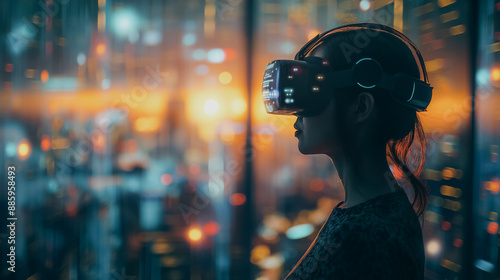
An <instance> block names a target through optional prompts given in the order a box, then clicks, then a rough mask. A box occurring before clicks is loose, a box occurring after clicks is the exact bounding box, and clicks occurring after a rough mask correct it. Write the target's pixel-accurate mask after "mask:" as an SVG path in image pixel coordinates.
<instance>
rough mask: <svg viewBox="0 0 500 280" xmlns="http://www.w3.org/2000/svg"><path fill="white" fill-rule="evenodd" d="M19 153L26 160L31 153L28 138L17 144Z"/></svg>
mask: <svg viewBox="0 0 500 280" xmlns="http://www.w3.org/2000/svg"><path fill="white" fill-rule="evenodd" d="M17 154H18V156H19V158H20V159H22V160H25V159H27V158H28V157H29V155H30V154H31V145H30V143H29V142H28V141H27V140H23V141H21V142H20V143H19V145H18V146H17Z"/></svg>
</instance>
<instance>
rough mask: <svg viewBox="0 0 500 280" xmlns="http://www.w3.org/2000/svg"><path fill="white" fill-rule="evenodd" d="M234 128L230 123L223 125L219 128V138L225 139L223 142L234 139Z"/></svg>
mask: <svg viewBox="0 0 500 280" xmlns="http://www.w3.org/2000/svg"><path fill="white" fill-rule="evenodd" d="M234 137H235V135H234V129H233V128H232V127H231V125H224V126H223V127H222V128H221V132H220V138H221V139H222V140H223V141H225V142H231V141H233V140H234Z"/></svg>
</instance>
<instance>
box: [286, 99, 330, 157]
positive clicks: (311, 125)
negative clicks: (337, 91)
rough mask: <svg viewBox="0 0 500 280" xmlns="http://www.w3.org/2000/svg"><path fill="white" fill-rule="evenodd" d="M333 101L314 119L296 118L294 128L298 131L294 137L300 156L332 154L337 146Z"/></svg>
mask: <svg viewBox="0 0 500 280" xmlns="http://www.w3.org/2000/svg"><path fill="white" fill-rule="evenodd" d="M334 100H335V98H332V99H331V100H330V104H329V105H328V107H327V108H326V109H325V110H324V111H323V112H322V113H321V114H319V115H317V116H314V117H297V120H296V121H295V123H294V128H295V129H297V130H298V131H300V132H299V133H298V135H297V133H296V137H297V138H298V140H299V143H298V148H299V151H300V152H301V153H302V154H332V153H334V152H335V150H336V148H337V147H338V145H339V141H338V138H339V135H338V133H337V131H338V129H337V127H336V125H335V123H336V120H335V116H334V107H335V106H334V105H335V104H334Z"/></svg>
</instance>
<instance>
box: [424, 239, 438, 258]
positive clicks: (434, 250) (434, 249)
mask: <svg viewBox="0 0 500 280" xmlns="http://www.w3.org/2000/svg"><path fill="white" fill-rule="evenodd" d="M426 249H427V253H429V255H432V256H435V255H437V254H439V252H440V251H441V244H440V243H439V242H438V241H437V240H431V241H429V242H427V246H426Z"/></svg>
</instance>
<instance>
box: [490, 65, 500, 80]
mask: <svg viewBox="0 0 500 280" xmlns="http://www.w3.org/2000/svg"><path fill="white" fill-rule="evenodd" d="M491 80H492V81H494V82H498V81H500V68H498V67H495V68H493V69H491Z"/></svg>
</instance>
